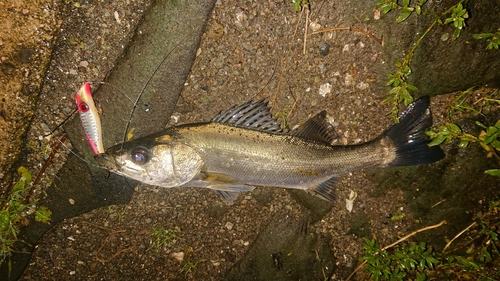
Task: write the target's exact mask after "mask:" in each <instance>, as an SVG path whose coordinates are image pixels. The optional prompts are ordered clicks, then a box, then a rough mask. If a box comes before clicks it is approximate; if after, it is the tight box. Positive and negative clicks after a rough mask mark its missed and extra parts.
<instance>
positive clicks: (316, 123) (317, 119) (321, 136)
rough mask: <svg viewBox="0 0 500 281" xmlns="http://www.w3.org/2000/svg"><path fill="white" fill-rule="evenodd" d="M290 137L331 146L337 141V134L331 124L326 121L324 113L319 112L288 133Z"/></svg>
mask: <svg viewBox="0 0 500 281" xmlns="http://www.w3.org/2000/svg"><path fill="white" fill-rule="evenodd" d="M290 134H291V135H292V136H296V137H301V138H305V139H310V140H315V141H320V142H324V143H327V144H331V143H332V142H333V141H334V140H335V139H337V133H336V132H335V129H334V128H333V126H332V124H330V123H328V122H327V121H326V111H324V110H323V111H321V112H320V113H318V114H316V115H315V116H314V117H312V118H310V119H309V120H307V121H306V122H305V123H304V124H302V125H300V126H299V127H298V128H297V129H295V130H293V131H291V132H290Z"/></svg>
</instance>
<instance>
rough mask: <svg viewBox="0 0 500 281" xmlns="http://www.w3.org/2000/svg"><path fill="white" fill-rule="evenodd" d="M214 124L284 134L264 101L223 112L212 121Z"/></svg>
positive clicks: (234, 107)
mask: <svg viewBox="0 0 500 281" xmlns="http://www.w3.org/2000/svg"><path fill="white" fill-rule="evenodd" d="M212 122H217V123H222V124H230V125H234V126H238V127H245V128H249V129H254V130H259V131H264V132H271V133H283V132H284V131H283V130H282V129H281V126H280V124H279V122H278V121H277V120H276V118H274V117H273V115H272V114H271V111H270V108H269V105H268V102H267V101H264V100H263V99H262V100H260V101H258V102H255V103H252V102H251V101H249V102H247V103H245V104H242V105H240V106H238V107H236V106H233V107H231V108H230V109H228V110H227V111H225V112H222V111H221V112H220V113H219V114H217V116H215V118H214V119H212Z"/></svg>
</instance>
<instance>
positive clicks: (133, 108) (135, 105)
mask: <svg viewBox="0 0 500 281" xmlns="http://www.w3.org/2000/svg"><path fill="white" fill-rule="evenodd" d="M181 42H182V41H179V42H177V44H175V46H174V48H173V49H172V50H170V52H168V54H167V55H166V56H165V58H163V60H162V61H161V62H160V64H159V65H158V66H157V67H156V68H155V70H154V71H153V73H152V74H151V75H150V76H149V78H148V81H147V82H146V84H145V85H144V86H143V87H142V89H141V92H140V93H139V95H138V96H137V97H136V99H135V102H134V106H133V107H132V111H131V112H130V115H129V120H128V122H127V126H125V132H124V133H123V142H126V141H127V132H128V130H129V127H130V122H131V121H132V117H133V115H134V112H135V109H136V107H137V104H138V103H139V100H140V99H141V97H142V95H143V94H144V91H145V90H146V88H147V87H148V85H149V83H150V82H151V80H153V77H154V75H155V74H156V73H157V72H158V70H159V69H160V67H161V66H162V65H163V63H164V62H165V61H166V60H167V59H168V57H170V54H172V52H173V51H174V50H175V49H177V47H179V45H180V44H181ZM123 142H122V148H123Z"/></svg>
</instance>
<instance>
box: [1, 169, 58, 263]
mask: <svg viewBox="0 0 500 281" xmlns="http://www.w3.org/2000/svg"><path fill="white" fill-rule="evenodd" d="M17 171H18V173H19V176H20V178H19V180H18V181H17V182H16V183H15V184H14V186H13V188H12V191H11V193H10V194H9V196H8V197H7V198H6V199H3V200H2V202H1V203H0V204H1V205H0V206H1V210H0V240H1V241H0V259H1V262H0V263H2V262H4V261H5V260H6V259H7V258H8V257H10V255H11V253H12V252H13V251H14V243H16V242H17V241H18V237H17V236H18V233H19V227H20V226H22V225H26V224H28V222H29V219H28V215H29V214H31V213H35V220H36V221H39V222H44V223H50V217H51V215H52V212H51V211H50V210H49V209H47V208H46V207H44V206H40V207H38V208H37V207H36V206H35V205H34V204H36V202H28V203H26V202H24V200H25V198H26V196H27V195H28V193H29V191H30V189H31V187H32V186H31V178H32V176H31V173H30V172H29V171H28V170H27V169H26V168H24V167H19V169H18V170H17Z"/></svg>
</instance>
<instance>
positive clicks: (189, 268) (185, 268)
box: [179, 261, 198, 277]
mask: <svg viewBox="0 0 500 281" xmlns="http://www.w3.org/2000/svg"><path fill="white" fill-rule="evenodd" d="M197 265H198V263H197V262H192V261H187V262H185V263H184V264H183V265H182V267H181V270H179V273H180V274H184V277H187V276H188V274H190V273H191V272H193V271H194V270H195V269H196V266H197Z"/></svg>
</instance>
